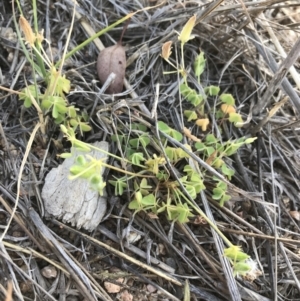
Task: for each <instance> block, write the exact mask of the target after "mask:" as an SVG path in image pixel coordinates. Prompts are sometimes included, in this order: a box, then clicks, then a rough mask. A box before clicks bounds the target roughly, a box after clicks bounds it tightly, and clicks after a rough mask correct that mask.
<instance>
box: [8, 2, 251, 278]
mask: <svg viewBox="0 0 300 301" xmlns="http://www.w3.org/2000/svg"><path fill="white" fill-rule="evenodd" d="M33 4H34V7H33V8H34V9H33V11H34V12H37V9H36V6H35V1H33ZM19 10H20V12H21V8H20V7H19ZM131 16H132V14H131V15H127V16H126V17H124V18H122V19H120V20H119V21H117V22H116V23H114V24H113V25H111V26H109V27H107V28H106V29H104V30H102V31H101V32H99V33H97V34H96V35H95V36H93V37H91V38H90V39H88V40H87V41H85V42H84V43H82V44H81V45H79V46H78V47H77V48H76V49H73V50H72V51H71V52H69V53H66V52H65V53H64V55H63V59H62V60H61V61H59V62H57V63H55V64H54V63H53V61H52V60H51V58H49V57H48V56H47V54H46V51H45V50H44V48H43V45H44V43H45V42H46V43H47V41H45V40H44V38H43V35H42V33H39V31H38V27H37V15H36V13H35V14H34V30H32V28H31V26H30V24H29V23H28V21H27V20H26V19H25V18H24V16H23V15H22V14H21V17H20V19H19V24H20V28H21V31H22V32H23V35H24V38H25V43H24V41H23V39H22V37H21V32H20V31H19V29H18V26H17V21H16V20H15V24H16V28H17V33H18V36H19V39H20V41H21V45H22V47H23V50H24V53H25V55H26V57H27V60H28V61H29V62H30V64H31V66H32V70H33V78H34V79H35V78H37V77H40V78H42V79H43V89H41V88H40V87H41V83H37V81H36V80H35V81H34V83H33V84H32V85H27V86H26V87H25V88H24V89H23V90H22V91H20V92H16V91H14V92H15V93H18V94H19V98H20V99H21V100H22V101H24V106H25V107H26V108H29V107H31V106H32V105H33V106H34V107H35V108H36V110H37V112H38V116H39V121H40V123H41V131H42V133H43V134H44V135H43V136H42V137H46V128H47V123H46V121H47V118H48V117H49V116H50V117H51V118H52V119H53V120H54V122H55V123H57V124H58V125H59V126H60V129H61V131H62V133H63V134H64V136H65V137H66V139H67V140H69V141H70V142H71V144H72V149H77V150H80V151H86V152H89V151H90V150H91V149H97V150H98V151H101V152H103V150H101V149H98V148H96V147H94V146H93V145H90V144H88V143H85V142H83V141H80V140H79V139H78V138H77V135H78V133H81V134H82V133H83V132H86V131H89V130H90V129H91V127H90V125H89V124H88V117H87V116H86V114H84V113H83V112H80V111H79V110H78V109H77V108H76V107H75V106H73V105H70V104H69V103H68V101H67V99H66V96H65V95H66V94H67V93H69V91H70V86H71V83H70V81H69V80H68V79H66V77H65V76H64V75H63V74H62V67H63V62H64V60H65V59H66V58H68V57H69V56H71V55H72V54H73V53H75V52H76V51H78V50H79V49H80V48H82V47H84V46H85V45H86V44H87V43H89V42H91V41H92V40H93V39H95V38H96V37H98V36H100V35H101V34H103V33H105V32H107V31H108V30H110V29H111V28H113V27H114V26H117V25H118V24H120V23H121V22H123V21H125V20H126V19H128V18H130V17H131ZM194 23H195V17H192V18H191V19H190V20H189V21H188V22H187V24H186V25H185V26H184V28H183V30H182V31H181V33H180V34H179V41H180V43H181V54H182V59H181V64H182V65H181V66H180V67H179V68H178V67H177V66H175V65H173V64H172V62H171V60H170V55H171V46H172V43H171V42H167V43H165V44H164V45H163V47H162V54H161V56H162V58H163V59H164V60H166V61H167V62H168V63H169V64H171V65H172V66H173V67H174V72H178V73H179V75H180V76H181V77H182V79H183V83H182V84H181V85H180V89H179V90H180V93H181V95H182V97H183V98H184V100H185V101H187V102H189V103H190V104H191V108H190V109H189V110H186V111H184V116H185V118H186V122H195V124H196V125H197V126H199V127H201V129H202V131H203V132H206V131H207V129H208V127H209V124H210V120H209V118H208V117H207V113H206V112H205V106H204V105H205V101H206V100H207V98H208V97H209V96H214V97H218V99H219V105H218V110H217V111H216V112H215V118H216V119H217V120H219V121H220V123H221V122H227V121H228V122H231V123H233V124H234V125H235V126H241V125H242V122H243V120H242V118H241V116H240V115H239V114H238V113H237V112H236V110H235V106H234V98H233V97H232V95H230V94H220V95H219V93H220V89H219V87H216V86H209V87H207V88H205V89H204V91H205V94H203V95H202V94H199V93H198V92H197V91H195V90H194V89H192V88H191V87H189V85H188V83H187V72H186V71H185V67H184V59H183V55H184V45H185V44H186V43H187V42H188V40H189V39H190V38H191V31H192V29H193V26H194ZM25 44H27V47H26V45H25ZM66 49H67V47H66ZM204 68H205V58H204V54H203V53H200V54H199V56H198V57H197V58H196V60H195V65H194V69H195V74H196V76H197V77H198V81H200V76H201V74H202V72H203V70H204ZM42 91H43V92H42ZM10 92H11V91H10ZM157 127H158V131H159V132H160V133H161V134H165V135H166V136H169V137H171V138H172V139H175V140H176V141H178V142H181V141H182V140H183V134H184V135H185V136H187V137H188V138H189V140H190V141H192V143H191V144H190V145H187V144H186V145H184V147H185V148H186V149H187V150H189V151H190V152H193V153H194V154H196V155H198V156H201V158H203V160H205V162H206V163H208V164H209V165H210V166H211V167H213V168H215V169H217V170H218V171H219V172H221V173H222V174H223V175H224V176H225V177H226V178H227V179H228V180H230V179H231V177H232V176H233V174H234V171H233V170H232V169H230V167H228V166H227V165H226V163H225V161H224V158H226V157H228V156H230V155H232V154H234V153H235V152H236V151H237V150H238V149H239V148H240V147H241V146H243V145H245V144H247V143H251V142H252V141H253V139H252V138H251V139H246V138H240V139H237V140H230V141H227V142H225V143H224V142H221V141H219V140H218V139H217V138H216V137H215V136H214V134H213V133H208V134H207V135H206V138H205V139H204V140H203V141H200V139H198V138H197V137H195V136H193V135H192V134H191V132H190V131H189V130H188V129H186V128H184V129H183V130H182V133H181V132H179V131H177V130H175V129H173V128H172V127H170V126H169V125H167V124H166V123H164V122H162V121H158V124H157ZM161 137H162V138H160V139H158V137H155V136H154V135H150V131H149V128H148V127H147V126H146V125H145V124H143V123H139V122H132V123H131V124H130V126H129V128H125V127H124V128H118V129H117V133H116V134H115V135H113V136H112V140H114V141H116V142H118V143H119V145H120V146H121V147H122V150H123V153H124V154H123V155H124V156H122V157H119V156H117V155H113V154H111V153H107V156H111V157H113V158H114V159H115V160H117V161H119V162H120V165H121V166H122V168H118V167H116V165H109V164H107V163H105V161H104V160H103V159H102V160H97V159H95V158H93V157H91V156H89V155H88V154H86V155H80V156H78V157H77V158H76V160H75V163H74V165H73V166H72V167H71V168H70V177H69V178H70V179H71V180H72V179H75V178H84V179H86V180H87V181H89V183H90V186H91V189H95V190H97V191H98V192H99V194H100V195H102V194H103V191H104V188H105V186H106V183H105V182H104V181H103V179H102V176H101V169H102V167H106V168H109V169H110V170H111V171H113V172H112V174H113V175H112V178H111V179H110V180H109V183H110V184H111V185H112V186H114V193H115V195H123V194H124V193H125V192H130V195H131V200H130V202H129V205H128V207H129V209H131V210H134V212H135V213H137V212H140V211H144V212H147V213H148V214H149V216H150V217H152V218H153V217H157V216H158V215H161V214H165V215H166V217H167V218H168V220H170V221H172V222H178V223H188V222H189V221H190V219H191V218H193V217H195V216H201V217H202V218H203V219H204V220H205V221H206V222H207V223H208V224H209V225H210V226H211V227H212V228H213V229H214V230H215V231H216V232H217V233H218V234H219V235H220V237H221V238H222V239H223V240H224V242H225V244H226V245H227V248H226V249H225V250H224V256H225V257H226V258H228V259H229V260H230V262H231V263H232V267H233V273H234V275H238V274H239V275H246V274H247V273H249V272H250V271H251V270H252V269H253V263H252V261H251V259H250V257H249V256H248V255H247V254H245V253H244V252H242V250H241V248H240V247H239V246H235V245H233V244H232V243H231V242H230V241H229V240H228V239H227V238H226V237H225V236H224V235H223V233H222V232H221V231H220V230H219V229H218V228H217V226H216V225H215V224H214V223H213V222H212V221H211V220H210V219H209V218H208V217H207V216H206V215H205V213H204V212H203V211H202V210H201V209H200V208H199V207H198V206H197V204H196V203H195V200H196V199H197V198H199V195H200V193H201V192H203V191H207V190H208V189H207V188H206V186H205V183H206V182H208V181H210V182H211V181H213V182H214V183H215V187H214V188H213V190H212V191H209V193H211V194H212V197H213V199H215V200H218V201H219V203H220V205H221V206H223V205H224V203H225V202H226V201H228V200H229V199H230V196H229V195H228V194H227V185H226V183H225V182H224V181H221V180H220V179H218V178H216V177H211V176H209V174H208V173H207V172H206V171H205V170H201V169H200V168H196V165H193V164H191V163H190V162H192V161H191V158H190V156H189V154H188V153H187V152H185V151H184V150H183V149H182V148H180V147H174V146H170V144H169V142H168V139H166V138H163V135H162V136H161ZM43 139H45V138H43ZM44 142H46V141H44ZM161 144H162V145H163V152H162V151H161V148H160V145H161ZM162 153H163V154H162ZM70 156H72V153H64V154H61V157H63V158H67V157H70ZM167 163H169V164H171V165H172V167H173V168H174V169H176V170H178V169H180V170H178V171H179V174H181V176H180V177H179V178H174V177H173V176H172V175H171V174H170V171H169V169H168V166H167ZM129 170H130V171H129ZM182 187H184V190H185V192H183V190H182V189H181V188H182Z"/></svg>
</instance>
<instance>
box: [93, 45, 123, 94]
mask: <svg viewBox="0 0 300 301" xmlns="http://www.w3.org/2000/svg"><path fill="white" fill-rule="evenodd" d="M125 69H126V54H125V49H124V47H123V46H122V45H121V44H119V43H117V44H116V45H114V46H110V47H107V48H105V49H104V50H102V51H101V52H100V53H99V56H98V60H97V71H98V77H99V79H100V82H101V84H104V83H105V81H106V80H107V78H108V77H109V75H110V74H111V73H114V74H115V75H116V78H115V80H114V81H113V82H112V83H111V84H110V86H109V87H108V88H107V90H106V93H108V94H116V93H121V92H122V90H123V81H124V77H125Z"/></svg>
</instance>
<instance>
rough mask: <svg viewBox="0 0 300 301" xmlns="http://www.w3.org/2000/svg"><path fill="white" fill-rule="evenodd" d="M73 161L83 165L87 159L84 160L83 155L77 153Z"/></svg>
mask: <svg viewBox="0 0 300 301" xmlns="http://www.w3.org/2000/svg"><path fill="white" fill-rule="evenodd" d="M75 163H76V164H77V165H80V166H83V165H85V164H86V163H87V161H86V159H85V157H84V156H83V155H79V156H77V158H76V159H75Z"/></svg>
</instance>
